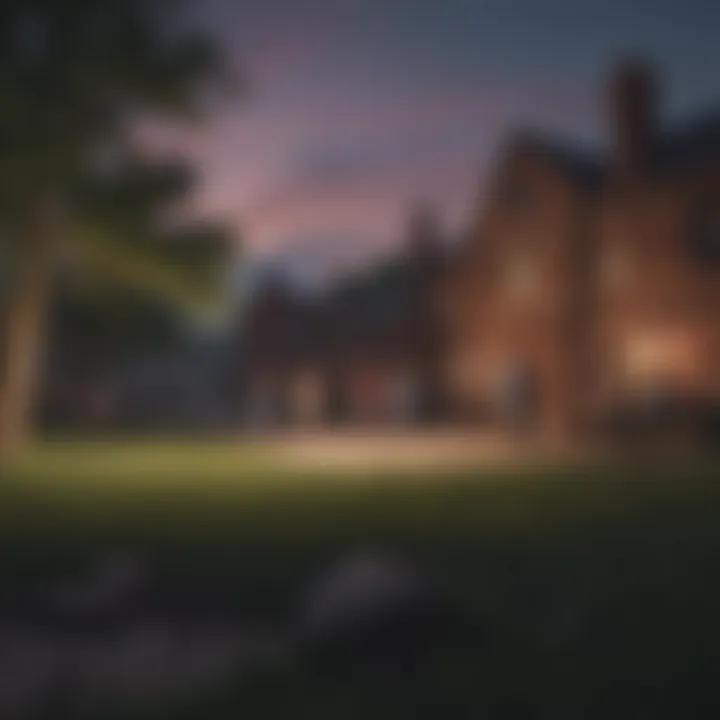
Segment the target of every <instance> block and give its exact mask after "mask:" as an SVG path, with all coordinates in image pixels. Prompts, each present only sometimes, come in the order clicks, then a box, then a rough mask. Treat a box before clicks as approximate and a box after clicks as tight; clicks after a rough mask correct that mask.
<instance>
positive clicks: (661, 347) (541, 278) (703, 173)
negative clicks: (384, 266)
mask: <svg viewBox="0 0 720 720" xmlns="http://www.w3.org/2000/svg"><path fill="white" fill-rule="evenodd" d="M658 99H659V93H658V86H657V82H656V79H655V77H654V75H653V73H652V72H651V70H649V69H648V68H647V67H645V66H643V65H642V64H640V63H626V64H623V66H621V67H620V68H618V69H617V70H616V71H615V72H614V73H613V76H612V78H611V81H610V83H609V93H608V105H609V112H608V115H609V120H610V122H609V128H610V151H609V152H608V153H606V154H604V155H601V154H593V153H587V152H579V151H576V150H573V151H571V150H568V149H567V148H566V147H564V146H563V145H562V144H559V143H557V142H554V141H552V140H549V139H547V138H545V137H542V136H540V135H539V134H537V133H533V134H521V135H518V136H516V137H515V138H513V139H512V140H511V142H510V143H508V145H507V147H506V149H505V151H504V153H503V155H502V157H501V161H500V163H499V166H498V169H497V172H496V174H495V177H494V178H493V181H492V183H491V185H490V188H489V192H488V195H487V197H486V198H485V202H484V209H483V212H482V214H481V217H480V218H479V219H478V221H477V225H476V229H475V233H474V235H473V239H472V241H471V242H470V243H468V245H467V246H466V247H465V248H464V249H463V250H462V252H461V254H460V256H459V257H458V258H456V260H455V262H454V267H453V268H452V269H451V270H450V271H449V272H448V274H447V277H446V278H445V283H444V288H443V292H442V294H441V303H442V306H443V312H444V315H443V317H444V321H445V322H446V323H447V327H448V345H447V354H446V377H447V380H448V391H449V393H450V395H451V397H453V398H455V402H456V403H465V404H466V405H467V404H473V405H474V406H475V407H476V408H479V409H480V411H481V412H483V413H484V415H485V416H486V418H487V419H488V421H490V422H495V423H509V424H513V425H515V426H518V425H521V426H523V427H528V428H530V429H534V430H535V431H537V433H539V434H540V435H542V436H543V437H546V438H548V439H549V440H558V441H566V440H568V441H572V440H578V439H580V438H582V437H585V436H587V435H588V434H590V433H593V432H602V433H607V432H609V431H610V430H612V428H613V427H615V425H617V427H618V428H619V427H624V428H625V429H624V430H623V431H622V432H626V431H627V427H629V425H631V424H633V420H634V419H636V420H638V422H640V420H642V419H643V418H645V417H647V418H648V419H649V418H652V419H653V421H655V420H658V419H659V418H660V417H661V416H662V417H664V418H665V419H666V420H668V426H670V425H675V426H678V427H680V426H683V427H685V428H686V429H687V430H690V431H691V432H693V433H696V432H698V431H701V432H704V431H705V429H706V428H710V432H712V429H713V425H714V424H715V423H716V422H717V420H716V418H717V408H718V407H719V406H720V114H719V115H717V116H713V115H711V114H709V115H708V116H707V117H703V118H700V119H699V120H698V121H696V122H694V123H691V124H688V125H687V126H685V127H682V128H679V129H672V130H663V129H662V128H661V126H660V122H659V102H658ZM469 401H472V402H470V403H469ZM624 421H627V423H629V425H627V427H626V426H623V422H624ZM640 424H642V423H640ZM676 429H678V428H677V427H676V428H675V430H676Z"/></svg>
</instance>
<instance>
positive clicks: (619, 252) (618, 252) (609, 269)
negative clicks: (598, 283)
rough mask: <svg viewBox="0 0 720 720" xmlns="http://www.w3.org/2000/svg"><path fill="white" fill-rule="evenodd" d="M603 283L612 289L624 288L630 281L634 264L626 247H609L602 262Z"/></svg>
mask: <svg viewBox="0 0 720 720" xmlns="http://www.w3.org/2000/svg"><path fill="white" fill-rule="evenodd" d="M601 272H602V283H603V286H604V287H605V288H607V289H608V290H610V291H613V292H615V291H618V290H623V289H624V288H626V287H627V286H628V284H629V283H630V279H631V276H632V266H631V263H630V257H629V253H628V252H627V250H626V249H625V248H620V247H611V248H608V250H607V252H606V253H605V256H604V258H603V262H602V268H601Z"/></svg>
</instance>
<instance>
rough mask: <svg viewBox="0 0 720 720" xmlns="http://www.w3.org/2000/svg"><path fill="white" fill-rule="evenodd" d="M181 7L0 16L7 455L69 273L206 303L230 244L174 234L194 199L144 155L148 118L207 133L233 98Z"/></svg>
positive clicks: (180, 170) (24, 9)
mask: <svg viewBox="0 0 720 720" xmlns="http://www.w3.org/2000/svg"><path fill="white" fill-rule="evenodd" d="M183 5H184V3H182V2H181V0H103V2H97V0H4V2H3V3H2V5H1V6H0V161H1V163H2V164H1V166H0V262H2V265H3V269H4V273H2V274H0V283H2V296H0V297H2V298H3V306H4V307H3V308H2V310H3V315H4V323H1V324H2V325H4V327H1V328H0V329H2V330H4V340H3V342H0V349H2V350H3V357H2V358H0V371H1V372H2V376H0V447H3V448H4V449H5V450H7V449H9V448H14V447H19V446H20V445H21V444H22V443H23V441H24V440H25V439H26V437H27V435H28V428H29V422H30V411H31V407H32V402H33V394H34V391H35V386H36V383H37V377H38V362H39V360H40V358H41V356H42V343H43V338H44V333H45V322H46V318H47V311H48V307H49V303H50V302H51V300H52V292H53V281H54V279H55V277H56V274H57V273H58V272H59V271H62V272H63V273H65V274H71V275H72V276H73V277H75V278H83V279H84V280H85V281H86V282H89V283H102V282H106V281H107V280H113V281H116V282H120V283H124V284H127V283H131V284H132V285H133V286H136V287H142V288H143V289H149V290H151V291H153V292H155V293H158V292H161V293H163V294H164V295H166V296H172V297H174V298H175V299H180V300H182V301H183V302H195V303H196V302H198V301H199V300H206V299H208V297H209V295H210V292H209V291H211V290H212V289H213V288H215V289H217V287H218V280H219V276H218V274H217V271H218V269H219V267H220V265H221V263H222V258H223V257H224V256H225V253H226V251H227V242H226V240H227V237H226V235H225V234H224V233H223V232H222V231H221V229H219V228H217V227H212V226H202V225H195V226H190V227H188V226H187V224H185V223H182V224H181V223H178V222H177V221H176V222H173V219H172V216H173V213H172V212H168V205H172V204H173V202H176V201H178V200H179V199H181V198H183V197H184V196H186V195H187V193H188V192H190V191H191V190H192V188H193V184H194V178H193V175H192V173H191V172H190V171H189V169H188V168H187V166H185V165H184V164H183V163H181V162H178V161H171V162H164V163H162V164H160V165H158V164H153V163H151V162H150V161H149V160H148V159H147V158H145V157H144V155H143V153H142V152H141V151H140V150H138V149H137V148H135V147H134V145H133V137H134V133H133V131H134V129H135V128H136V127H137V124H138V123H139V122H142V121H143V120H144V119H146V118H155V119H165V120H170V121H172V122H180V121H194V120H197V119H202V117H203V116H204V115H205V113H206V112H207V111H208V110H209V101H210V100H211V99H212V98H214V97H216V96H217V94H216V92H217V91H218V90H223V89H224V87H225V86H226V81H227V79H228V78H227V74H226V72H225V67H224V63H223V61H222V57H221V56H220V54H219V52H218V50H217V48H216V46H215V45H214V44H213V43H212V42H210V41H209V39H208V38H207V37H206V36H204V35H203V34H202V33H198V32H194V31H191V30H188V28H187V26H186V23H183V22H182V21H181V18H182V17H183V14H182V12H181V10H182V9H183Z"/></svg>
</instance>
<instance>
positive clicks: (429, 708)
mask: <svg viewBox="0 0 720 720" xmlns="http://www.w3.org/2000/svg"><path fill="white" fill-rule="evenodd" d="M0 472H2V483H1V484H0V528H1V529H0V533H1V534H2V543H1V548H2V549H1V550H0V553H1V555H0V563H1V564H0V578H2V587H3V590H4V592H3V596H2V598H3V601H6V602H4V604H3V603H0V604H2V607H4V608H5V609H6V611H7V612H9V609H8V608H10V607H11V606H12V598H13V597H19V596H20V595H21V594H22V593H20V592H19V590H20V589H23V591H25V590H27V588H35V589H37V588H42V587H46V586H48V585H50V584H51V583H52V582H54V580H55V579H56V578H60V577H64V576H65V575H67V574H68V573H69V572H71V571H72V570H73V569H74V568H77V567H79V566H81V565H82V563H83V562H85V561H86V559H87V558H88V556H89V554H90V553H93V554H94V553H96V552H99V551H101V550H102V549H103V548H116V547H121V548H132V549H134V550H136V551H138V552H140V553H143V554H145V555H147V556H148V557H151V558H152V560H153V563H154V567H155V568H156V588H155V592H156V594H157V600H158V602H159V603H160V605H161V606H162V607H164V608H166V609H167V610H168V612H176V611H177V612H186V613H187V612H190V613H193V612H196V613H200V614H203V613H204V614H205V615H207V614H210V613H215V614H218V615H222V616H228V615H232V616H233V617H236V618H241V619H242V621H243V622H247V623H251V624H252V623H256V624H264V625H271V626H275V627H283V626H288V625H289V624H290V623H291V620H292V618H293V615H294V613H295V610H296V607H297V600H298V598H299V597H300V595H301V594H302V592H303V591H304V589H305V588H306V587H307V585H308V582H309V579H310V578H312V577H313V575H314V573H316V572H317V570H318V569H320V568H322V567H324V566H325V565H326V564H327V563H328V562H331V561H333V560H334V559H336V558H338V557H340V556H342V555H343V554H345V553H348V552H351V551H353V550H356V549H363V548H379V549H383V550H384V549H388V550H392V551H395V552H398V553H401V554H403V555H404V556H405V557H407V558H409V559H411V560H412V561H413V562H415V563H417V564H418V565H419V566H420V567H421V568H423V569H424V570H425V571H426V572H427V573H428V574H430V576H431V577H433V578H434V579H436V580H437V581H438V582H439V583H440V584H441V585H442V586H443V587H444V588H446V592H447V595H448V597H449V598H451V599H452V601H453V602H454V603H455V604H456V606H457V607H458V608H460V609H461V610H462V612H463V614H465V615H466V616H467V617H471V618H472V619H473V621H474V622H475V623H476V624H479V625H480V626H481V627H483V628H485V629H486V630H487V632H486V634H485V635H484V639H483V640H482V641H481V642H478V643H477V644H475V643H473V644H467V645H463V646H462V647H461V646H458V647H456V648H448V649H446V650H443V651H442V652H439V653H438V654H437V655H436V656H433V657H432V658H431V659H430V660H429V661H428V662H427V663H424V664H422V666H421V667H419V668H417V669H416V671H414V674H413V676H412V678H408V677H403V678H402V679H394V680H387V679H386V680H384V681H382V682H380V681H378V679H377V678H375V677H370V676H368V677H366V676H364V675H362V674H348V675H341V676H335V675H333V676H332V677H330V676H328V675H327V674H326V672H325V671H324V670H321V669H319V668H316V667H314V666H311V665H309V664H307V663H304V662H302V661H298V662H297V663H294V664H292V665H291V666H290V667H286V668H283V669H278V670H277V671H275V672H268V673H264V674H262V675H259V676H257V677H253V678H251V679H241V680H238V681H237V682H233V683H229V684H226V685H225V686H223V687H222V688H220V689H218V691H217V692H215V693H212V694H210V695H208V696H207V697H203V698H198V701H197V703H194V704H192V705H185V707H183V708H182V710H180V709H176V710H173V711H172V712H170V711H168V710H167V709H166V710H165V711H164V712H157V711H155V712H154V713H148V715H147V717H182V718H198V719H200V718H210V719H215V718H218V719H219V720H224V718H231V717H233V718H239V717H248V718H253V719H254V718H258V719H259V720H263V719H264V718H269V719H273V718H291V717H292V718H308V719H310V718H312V719H313V720H318V719H322V718H327V719H328V720H330V719H333V720H334V719H338V720H344V719H345V718H348V719H353V718H407V719H408V720H410V719H411V718H424V717H428V718H440V717H443V716H445V717H448V718H452V719H457V718H485V717H487V718H553V719H554V720H556V719H557V718H634V719H639V718H694V717H713V716H717V710H718V708H720V702H718V700H720V690H718V689H716V685H718V683H717V675H718V670H719V669H720V574H719V572H718V562H719V560H720V467H719V466H717V465H713V464H712V463H705V462H703V463H701V462H699V461H698V462H697V463H694V464H692V465H690V464H688V463H681V462H676V463H659V462H657V463H650V462H645V463H635V464H632V465H631V464H623V465H621V464H618V463H615V464H610V463H608V464H607V465H604V466H593V467H588V466H580V465H577V464H576V465H574V466H566V467H557V468H551V467H547V466H546V467H544V468H539V467H538V468H535V469H533V468H530V467H529V468H525V469H524V470H522V471H521V470H518V469H514V470H513V469H509V468H507V469H504V470H503V469H501V468H500V467H497V468H495V469H490V468H485V469H477V470H471V469H464V470H458V469H456V470H453V471H449V470H448V471H445V472H443V471H442V470H439V469H435V470H433V471H432V472H424V473H423V472H419V471H415V472H410V471H406V472H399V471H398V472H394V473H390V472H379V471H375V472H371V471H369V470H366V471H363V472H356V473H354V474H349V473H346V474H342V475H340V474H338V473H337V472H335V473H330V472H319V471H318V472H314V471H310V470H308V469H305V470H303V471H300V470H299V469H298V468H293V467H291V466H289V465H288V463H285V462H275V461H274V458H272V457H269V456H268V453H267V452H263V451H262V450H261V449H255V450H247V449H244V448H243V449H239V448H238V447H236V446H233V445H230V444H215V445H188V444H178V443H175V444H174V443H169V442H168V443H166V444H157V443H148V444H147V445H144V446H139V445H129V444H127V445H115V446H111V445H105V446H86V447H83V446H80V445H72V446H63V445H59V446H53V447H48V448H44V449H42V450H40V451H38V452H37V453H34V454H32V455H31V456H30V457H28V458H27V459H25V460H24V461H23V462H21V463H18V464H15V465H14V466H6V467H5V468H4V469H3V470H2V471H0ZM13 607H15V606H13ZM0 609H2V608H0ZM15 609H17V607H15ZM21 610H22V608H21ZM25 611H26V612H30V610H27V609H25ZM119 716H122V715H119ZM103 717H107V715H103ZM125 717H133V718H135V717H144V715H142V713H140V712H139V711H137V710H136V711H134V712H133V713H132V714H130V715H126V716H125Z"/></svg>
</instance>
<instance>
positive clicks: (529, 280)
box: [507, 254, 539, 303]
mask: <svg viewBox="0 0 720 720" xmlns="http://www.w3.org/2000/svg"><path fill="white" fill-rule="evenodd" d="M507 273H508V274H507V287H508V292H509V295H510V298H511V300H513V301H514V302H520V303H526V302H528V301H530V300H533V299H534V298H535V297H536V294H537V290H538V285H539V277H538V268H537V263H536V262H535V259H534V258H533V257H531V256H530V255H529V254H519V255H516V256H514V257H512V258H511V259H510V261H509V263H508V269H507Z"/></svg>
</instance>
